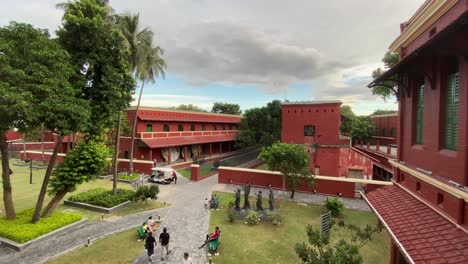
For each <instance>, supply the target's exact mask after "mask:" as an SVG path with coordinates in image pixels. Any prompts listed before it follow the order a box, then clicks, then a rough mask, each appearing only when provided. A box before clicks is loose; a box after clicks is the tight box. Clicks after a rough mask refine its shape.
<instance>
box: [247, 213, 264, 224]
mask: <svg viewBox="0 0 468 264" xmlns="http://www.w3.org/2000/svg"><path fill="white" fill-rule="evenodd" d="M245 222H246V223H247V224H249V225H256V224H258V222H260V217H259V215H258V213H257V212H255V211H254V210H250V211H249V213H248V214H247V217H245Z"/></svg>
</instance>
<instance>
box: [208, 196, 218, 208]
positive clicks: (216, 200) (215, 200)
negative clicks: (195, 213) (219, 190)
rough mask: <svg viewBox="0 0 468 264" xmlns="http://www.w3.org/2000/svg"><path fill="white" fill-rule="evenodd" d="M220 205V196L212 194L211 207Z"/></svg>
mask: <svg viewBox="0 0 468 264" xmlns="http://www.w3.org/2000/svg"><path fill="white" fill-rule="evenodd" d="M218 205H219V201H218V197H217V196H216V194H214V195H213V194H212V195H211V200H210V209H218Z"/></svg>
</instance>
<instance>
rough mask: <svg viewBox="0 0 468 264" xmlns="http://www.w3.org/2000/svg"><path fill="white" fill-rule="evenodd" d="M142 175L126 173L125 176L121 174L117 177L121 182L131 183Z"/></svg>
mask: <svg viewBox="0 0 468 264" xmlns="http://www.w3.org/2000/svg"><path fill="white" fill-rule="evenodd" d="M139 176H140V175H139V174H138V173H136V172H135V173H133V175H130V174H128V173H125V174H120V175H117V178H118V179H120V180H127V181H131V180H135V179H138V177H139Z"/></svg>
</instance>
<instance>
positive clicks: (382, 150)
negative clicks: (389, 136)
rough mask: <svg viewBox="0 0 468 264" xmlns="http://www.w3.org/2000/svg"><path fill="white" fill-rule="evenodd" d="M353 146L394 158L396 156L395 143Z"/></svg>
mask: <svg viewBox="0 0 468 264" xmlns="http://www.w3.org/2000/svg"><path fill="white" fill-rule="evenodd" d="M354 147H355V148H358V149H361V150H365V151H369V152H372V153H375V154H378V155H383V156H387V157H389V158H396V156H397V147H396V146H395V145H387V146H379V145H370V144H367V145H366V144H362V143H361V144H356V145H355V146H354Z"/></svg>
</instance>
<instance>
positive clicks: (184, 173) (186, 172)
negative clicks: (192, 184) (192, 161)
mask: <svg viewBox="0 0 468 264" xmlns="http://www.w3.org/2000/svg"><path fill="white" fill-rule="evenodd" d="M177 172H178V173H180V174H181V175H182V176H184V177H185V178H187V179H189V180H190V177H191V175H192V173H191V169H190V167H188V168H185V169H180V170H178V171H177Z"/></svg>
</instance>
